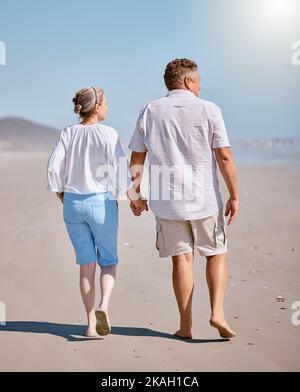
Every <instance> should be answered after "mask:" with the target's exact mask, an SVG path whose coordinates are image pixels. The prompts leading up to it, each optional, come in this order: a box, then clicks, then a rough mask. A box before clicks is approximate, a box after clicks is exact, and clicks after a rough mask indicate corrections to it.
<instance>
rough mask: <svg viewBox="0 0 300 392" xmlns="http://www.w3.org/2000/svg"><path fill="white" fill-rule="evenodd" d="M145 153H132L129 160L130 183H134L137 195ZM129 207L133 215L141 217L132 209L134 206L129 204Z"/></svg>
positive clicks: (139, 213)
mask: <svg viewBox="0 0 300 392" xmlns="http://www.w3.org/2000/svg"><path fill="white" fill-rule="evenodd" d="M146 156H147V151H145V152H137V151H132V153H131V158H130V165H129V170H130V173H131V175H132V181H134V184H135V189H136V192H137V193H140V191H141V181H142V176H143V168H144V163H145V160H146ZM130 207H131V209H132V212H133V213H134V215H137V216H139V215H141V212H140V211H138V210H137V209H135V208H134V205H133V204H132V203H130Z"/></svg>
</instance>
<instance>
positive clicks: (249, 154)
mask: <svg viewBox="0 0 300 392" xmlns="http://www.w3.org/2000/svg"><path fill="white" fill-rule="evenodd" d="M231 147H232V150H233V153H234V156H235V160H236V162H237V164H238V165H240V166H274V165H285V166H294V167H297V168H299V169H300V138H299V139H280V138H275V139H254V140H233V141H231Z"/></svg>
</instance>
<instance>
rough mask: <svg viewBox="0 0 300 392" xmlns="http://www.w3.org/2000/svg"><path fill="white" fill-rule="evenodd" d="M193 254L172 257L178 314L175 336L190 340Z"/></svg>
mask: <svg viewBox="0 0 300 392" xmlns="http://www.w3.org/2000/svg"><path fill="white" fill-rule="evenodd" d="M193 260H194V254H193V253H186V254H183V255H179V256H173V257H172V261H173V276H172V278H173V288H174V292H175V296H176V300H177V304H178V308H179V313H180V329H179V330H178V331H177V332H176V335H177V336H180V337H183V338H186V339H191V338H192V299H193V291H194V274H193Z"/></svg>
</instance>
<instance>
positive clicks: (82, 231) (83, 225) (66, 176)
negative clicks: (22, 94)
mask: <svg viewBox="0 0 300 392" xmlns="http://www.w3.org/2000/svg"><path fill="white" fill-rule="evenodd" d="M73 103H74V111H75V113H77V114H79V116H80V119H81V122H80V123H77V124H74V125H70V126H67V127H66V128H65V129H64V130H63V131H62V132H61V134H60V136H59V138H58V140H57V142H56V144H55V146H54V149H53V151H52V153H51V155H50V157H49V160H48V167H47V177H48V190H49V191H51V192H56V194H57V196H58V198H59V199H60V200H61V201H62V203H63V218H64V222H65V225H66V228H67V231H68V234H69V237H70V240H71V242H72V245H73V248H74V251H75V254H76V263H77V264H78V265H79V266H80V291H81V295H82V299H83V303H84V306H85V309H86V313H87V321H88V328H87V330H86V332H85V335H86V336H88V337H92V336H97V333H98V334H99V335H107V334H109V333H110V330H111V329H110V322H109V317H108V305H109V300H110V296H111V293H112V289H113V286H114V282H115V277H116V268H117V264H118V255H117V235H118V202H117V197H118V195H120V194H122V193H125V191H126V194H127V196H128V198H129V199H130V200H131V202H132V203H133V204H134V206H135V207H136V208H138V209H139V210H140V211H143V210H145V209H147V203H146V202H145V201H143V200H141V199H140V198H139V196H138V195H137V193H136V192H135V188H134V186H133V183H132V181H131V176H130V173H129V170H128V164H127V160H126V157H125V154H124V152H123V150H122V147H121V143H120V140H119V137H118V134H117V132H116V131H115V130H114V129H113V128H111V127H109V126H107V125H103V124H101V123H100V121H103V120H104V119H105V115H106V112H107V104H106V99H105V95H104V92H103V90H102V89H100V88H95V87H89V88H84V89H81V90H80V91H78V92H77V93H76V95H75V97H74V98H73ZM124 161H125V170H123V176H122V170H121V169H122V167H123V168H124V164H123V165H122V162H123V163H124ZM124 172H125V174H124ZM104 174H107V175H106V176H104ZM97 263H98V264H99V266H100V267H101V275H100V288H101V302H100V304H99V308H98V309H97V310H96V311H95V270H96V264H97Z"/></svg>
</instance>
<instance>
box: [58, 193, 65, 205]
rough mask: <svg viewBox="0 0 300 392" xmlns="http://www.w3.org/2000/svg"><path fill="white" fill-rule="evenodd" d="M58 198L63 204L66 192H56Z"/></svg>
mask: <svg viewBox="0 0 300 392" xmlns="http://www.w3.org/2000/svg"><path fill="white" fill-rule="evenodd" d="M56 196H57V197H58V198H59V200H60V201H61V202H62V203H63V202H64V192H56Z"/></svg>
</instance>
